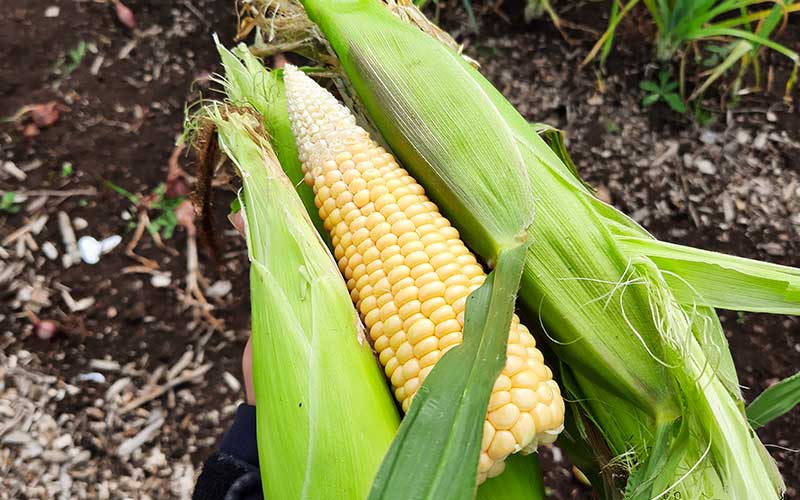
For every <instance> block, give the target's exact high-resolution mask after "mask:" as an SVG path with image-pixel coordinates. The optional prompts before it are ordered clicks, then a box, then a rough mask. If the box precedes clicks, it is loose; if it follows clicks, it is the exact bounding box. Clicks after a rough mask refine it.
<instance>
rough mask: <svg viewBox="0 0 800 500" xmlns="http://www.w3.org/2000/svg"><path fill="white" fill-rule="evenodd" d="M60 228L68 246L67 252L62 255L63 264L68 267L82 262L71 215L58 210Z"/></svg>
mask: <svg viewBox="0 0 800 500" xmlns="http://www.w3.org/2000/svg"><path fill="white" fill-rule="evenodd" d="M58 228H59V230H60V231H61V239H62V241H63V242H64V247H66V249H67V250H66V252H64V255H62V256H61V264H62V265H63V266H64V267H65V268H66V267H70V266H72V265H73V264H76V263H78V262H80V259H81V256H80V254H79V253H78V240H77V239H76V238H75V231H74V230H73V229H72V222H71V221H70V220H69V215H67V213H66V212H64V211H59V212H58Z"/></svg>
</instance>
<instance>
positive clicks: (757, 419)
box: [747, 372, 800, 429]
mask: <svg viewBox="0 0 800 500" xmlns="http://www.w3.org/2000/svg"><path fill="white" fill-rule="evenodd" d="M798 404H800V372H797V373H795V374H794V375H792V376H791V377H788V378H785V379H783V380H781V381H780V382H778V383H777V384H775V385H773V386H771V387H768V388H767V389H765V390H764V392H762V393H761V394H759V395H758V397H757V398H756V399H754V400H753V402H752V403H750V405H749V406H748V407H747V419H748V420H749V421H750V425H752V426H753V429H758V428H759V427H763V426H765V425H767V424H768V423H770V422H772V421H773V420H775V419H776V418H778V417H780V416H781V415H784V414H786V413H788V412H790V411H791V410H792V409H793V408H794V407H795V406H797V405H798Z"/></svg>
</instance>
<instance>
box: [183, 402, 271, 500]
mask: <svg viewBox="0 0 800 500" xmlns="http://www.w3.org/2000/svg"><path fill="white" fill-rule="evenodd" d="M262 498H263V495H262V493H261V478H260V475H259V471H258V448H257V446H256V408H255V406H251V405H246V404H242V405H240V406H239V408H238V409H237V410H236V417H235V418H234V420H233V424H231V427H230V428H229V429H228V432H226V433H225V436H224V437H223V438H222V442H221V443H220V446H219V450H217V451H216V452H215V453H214V454H213V455H211V456H210V457H209V458H208V460H206V462H205V463H204V464H203V471H202V472H201V473H200V477H198V478H197V484H195V489H194V495H193V496H192V499H193V500H260V499H262Z"/></svg>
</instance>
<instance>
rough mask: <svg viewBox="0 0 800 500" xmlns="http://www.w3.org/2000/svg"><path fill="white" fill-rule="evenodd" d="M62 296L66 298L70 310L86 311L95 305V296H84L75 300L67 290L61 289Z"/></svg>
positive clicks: (65, 301)
mask: <svg viewBox="0 0 800 500" xmlns="http://www.w3.org/2000/svg"><path fill="white" fill-rule="evenodd" d="M61 298H62V299H64V303H65V304H67V307H69V310H70V312H81V311H85V310H87V309H89V308H90V307H92V306H93V305H94V298H93V297H84V298H82V299H80V300H75V299H73V298H72V295H70V294H69V292H68V291H66V290H61Z"/></svg>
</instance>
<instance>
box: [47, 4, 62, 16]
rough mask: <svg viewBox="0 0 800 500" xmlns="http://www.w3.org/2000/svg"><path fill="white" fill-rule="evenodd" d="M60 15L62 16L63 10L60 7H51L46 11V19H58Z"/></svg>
mask: <svg viewBox="0 0 800 500" xmlns="http://www.w3.org/2000/svg"><path fill="white" fill-rule="evenodd" d="M59 14H61V9H60V8H59V7H58V5H51V6H50V7H48V8H46V9H44V17H58V15H59Z"/></svg>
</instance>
